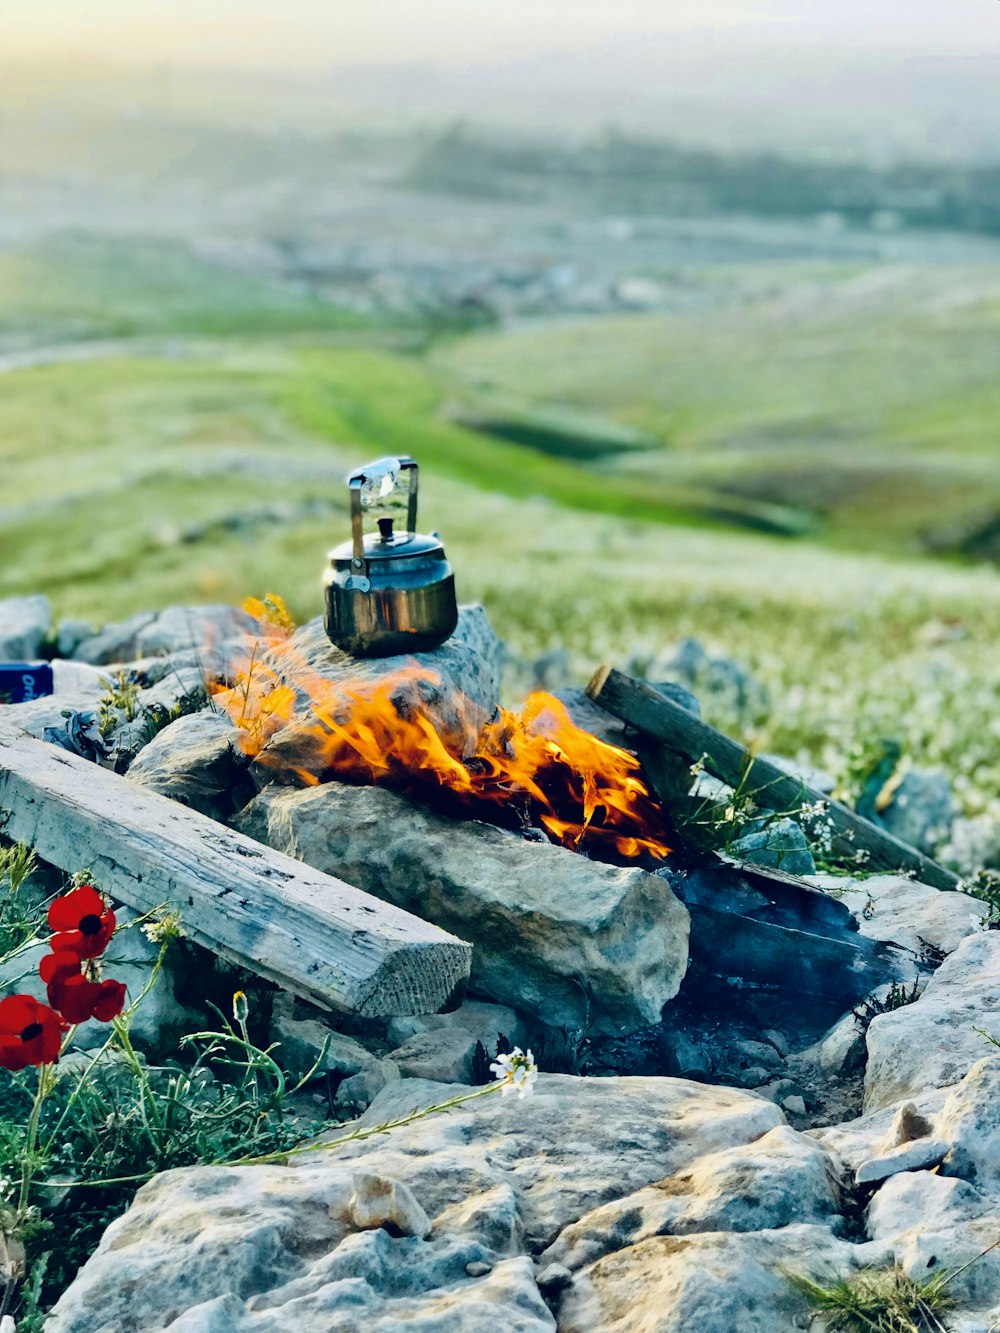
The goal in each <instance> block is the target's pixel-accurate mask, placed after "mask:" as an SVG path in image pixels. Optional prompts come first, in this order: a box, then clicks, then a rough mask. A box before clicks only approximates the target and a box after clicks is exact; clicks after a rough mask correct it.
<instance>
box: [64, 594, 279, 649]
mask: <svg viewBox="0 0 1000 1333" xmlns="http://www.w3.org/2000/svg"><path fill="white" fill-rule="evenodd" d="M259 628H260V626H259V622H258V621H257V620H256V618H255V617H254V616H251V615H248V614H247V612H246V611H241V610H240V609H239V608H238V607H235V606H225V605H215V606H168V607H167V609H166V610H165V611H161V612H159V614H158V615H156V616H155V617H154V618H153V619H151V620H149V621H147V622H146V624H144V625H142V626H141V627H140V628H139V630H138V631H137V633H136V637H135V650H134V651H133V652H132V653H131V654H130V655H131V656H132V657H172V656H174V654H176V653H180V652H183V651H184V650H185V649H200V648H201V647H202V646H207V645H209V644H220V643H227V644H228V643H236V644H239V643H242V642H243V641H244V640H245V639H246V638H247V636H251V638H252V636H254V635H255V634H256V633H257V632H258V631H259ZM89 660H93V659H89Z"/></svg>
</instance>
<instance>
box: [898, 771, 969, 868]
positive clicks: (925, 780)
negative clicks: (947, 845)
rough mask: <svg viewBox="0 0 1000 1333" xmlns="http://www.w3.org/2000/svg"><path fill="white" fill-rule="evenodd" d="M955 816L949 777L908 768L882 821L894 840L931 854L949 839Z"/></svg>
mask: <svg viewBox="0 0 1000 1333" xmlns="http://www.w3.org/2000/svg"><path fill="white" fill-rule="evenodd" d="M956 813H957V811H956V809H955V802H954V799H953V798H952V794H951V783H950V782H949V780H948V775H947V774H946V773H944V772H942V771H941V770H940V769H921V768H911V769H910V770H909V772H908V773H907V774H906V775H905V776H904V778H903V780H902V782H900V784H899V786H898V787H897V788H896V790H895V792H894V793H893V797H892V800H891V802H890V803H889V805H888V806H887V807H886V808H885V809H884V810H883V811H882V812H881V818H882V823H883V824H884V825H885V826H886V828H887V829H888V830H889V832H890V833H892V834H894V835H895V836H896V837H897V838H900V839H902V841H903V842H908V843H909V844H910V845H911V846H912V847H917V848H919V850H920V851H922V852H927V853H928V854H933V852H934V851H935V850H936V848H937V846H938V844H939V843H942V842H945V841H947V839H948V838H949V837H950V836H951V829H952V825H953V824H954V822H955V815H956Z"/></svg>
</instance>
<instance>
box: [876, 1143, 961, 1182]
mask: <svg viewBox="0 0 1000 1333" xmlns="http://www.w3.org/2000/svg"><path fill="white" fill-rule="evenodd" d="M947 1153H948V1144H947V1143H945V1142H943V1141H942V1140H941V1139H914V1140H913V1141H912V1142H910V1143H901V1144H899V1145H898V1146H897V1147H895V1148H890V1149H889V1151H888V1152H885V1153H883V1154H882V1155H881V1156H880V1157H869V1158H868V1160H867V1161H866V1162H862V1163H861V1165H860V1166H859V1167H858V1169H857V1171H856V1172H855V1173H854V1182H855V1184H857V1185H876V1184H878V1183H879V1181H882V1180H888V1179H889V1177H890V1176H898V1175H899V1173H900V1172H901V1171H929V1170H930V1169H931V1168H932V1167H935V1166H940V1165H941V1163H942V1162H943V1161H944V1159H945V1156H946V1155H947Z"/></svg>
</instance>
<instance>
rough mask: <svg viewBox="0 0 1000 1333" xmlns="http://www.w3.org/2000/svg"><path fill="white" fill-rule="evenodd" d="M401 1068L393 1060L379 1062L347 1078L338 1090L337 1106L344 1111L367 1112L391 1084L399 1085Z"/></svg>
mask: <svg viewBox="0 0 1000 1333" xmlns="http://www.w3.org/2000/svg"><path fill="white" fill-rule="evenodd" d="M401 1077H402V1076H401V1074H400V1072H399V1066H398V1065H397V1064H395V1063H394V1062H393V1061H392V1060H379V1061H377V1062H376V1063H374V1064H371V1065H369V1066H368V1067H367V1068H366V1069H362V1070H361V1072H360V1073H358V1074H352V1075H351V1077H350V1078H345V1079H344V1081H343V1083H341V1085H340V1087H339V1088H338V1089H337V1096H336V1099H335V1100H336V1104H337V1106H339V1107H340V1108H341V1109H342V1110H347V1111H353V1112H355V1113H357V1112H358V1111H365V1110H367V1109H368V1107H370V1106H371V1104H372V1102H373V1101H374V1100H375V1098H376V1097H377V1096H378V1095H379V1093H380V1092H381V1091H382V1089H383V1088H385V1087H386V1086H387V1085H388V1084H390V1083H398V1082H399V1080H400V1078H401Z"/></svg>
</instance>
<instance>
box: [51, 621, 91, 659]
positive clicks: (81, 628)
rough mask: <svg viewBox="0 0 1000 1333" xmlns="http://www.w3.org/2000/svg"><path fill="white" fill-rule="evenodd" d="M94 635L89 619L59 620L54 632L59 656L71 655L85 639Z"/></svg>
mask: <svg viewBox="0 0 1000 1333" xmlns="http://www.w3.org/2000/svg"><path fill="white" fill-rule="evenodd" d="M93 636H94V627H93V625H91V623H90V621H89V620H61V621H60V622H59V629H58V632H57V634H56V651H57V652H58V654H59V656H60V657H72V656H73V654H74V653H75V652H76V650H77V648H79V646H80V644H81V643H83V641H84V640H85V639H91V638H93Z"/></svg>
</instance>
